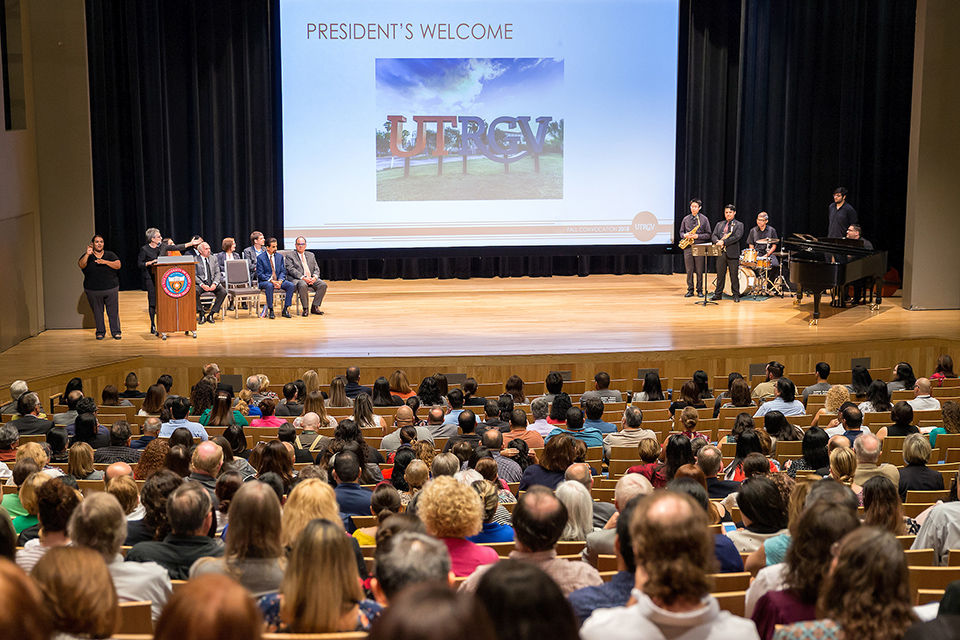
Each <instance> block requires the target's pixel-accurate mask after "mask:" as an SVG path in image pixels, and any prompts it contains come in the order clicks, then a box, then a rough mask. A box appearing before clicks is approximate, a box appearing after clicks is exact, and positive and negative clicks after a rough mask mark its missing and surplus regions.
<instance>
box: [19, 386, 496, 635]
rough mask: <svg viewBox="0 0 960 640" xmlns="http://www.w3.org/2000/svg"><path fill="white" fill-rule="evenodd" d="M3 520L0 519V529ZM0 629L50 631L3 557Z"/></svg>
mask: <svg viewBox="0 0 960 640" xmlns="http://www.w3.org/2000/svg"><path fill="white" fill-rule="evenodd" d="M18 382H19V381H18ZM24 388H26V384H24ZM5 520H6V519H5V518H0V527H2V526H3V523H4V521H5ZM6 522H7V524H9V521H6ZM0 629H3V631H4V633H5V634H9V636H10V637H11V638H17V640H49V639H50V636H51V633H52V632H53V624H52V620H51V617H50V615H49V614H48V612H47V610H46V609H45V608H44V602H43V597H42V595H41V593H40V589H39V588H38V587H37V583H36V582H34V581H33V580H31V579H30V578H29V577H28V576H27V574H25V573H24V572H23V569H21V568H20V567H18V566H17V565H15V564H13V562H12V561H11V560H10V559H8V558H6V557H0ZM112 631H113V630H112V629H109V630H105V633H108V634H109V633H111V632H112ZM492 637H493V636H492Z"/></svg>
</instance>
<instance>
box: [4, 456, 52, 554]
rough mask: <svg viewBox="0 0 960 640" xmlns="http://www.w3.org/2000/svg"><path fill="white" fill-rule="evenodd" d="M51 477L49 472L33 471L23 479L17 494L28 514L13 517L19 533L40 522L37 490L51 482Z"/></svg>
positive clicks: (14, 526)
mask: <svg viewBox="0 0 960 640" xmlns="http://www.w3.org/2000/svg"><path fill="white" fill-rule="evenodd" d="M51 479H52V478H51V477H50V476H49V475H48V474H46V473H44V472H42V471H40V472H38V473H31V474H30V475H29V476H27V479H26V480H24V481H23V484H22V485H21V486H20V491H18V492H17V494H18V495H19V496H20V505H21V506H22V507H23V510H24V511H26V514H25V515H22V516H17V517H15V518H14V519H13V528H14V530H15V531H16V532H17V535H20V534H21V533H23V532H24V531H26V530H27V529H29V528H30V527H35V526H36V525H37V524H39V522H40V519H39V517H38V515H37V491H38V490H39V489H40V487H41V486H43V484H44V483H46V482H49V481H50V480H51ZM18 544H19V540H18Z"/></svg>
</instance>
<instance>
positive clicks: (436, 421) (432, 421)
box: [408, 407, 463, 426]
mask: <svg viewBox="0 0 960 640" xmlns="http://www.w3.org/2000/svg"><path fill="white" fill-rule="evenodd" d="M408 408H409V407H408ZM460 415H463V414H460ZM445 417H446V416H445V414H444V413H443V409H442V408H440V407H433V408H432V409H430V411H429V412H428V413H427V424H428V425H431V426H439V425H441V424H443V419H444V418H445Z"/></svg>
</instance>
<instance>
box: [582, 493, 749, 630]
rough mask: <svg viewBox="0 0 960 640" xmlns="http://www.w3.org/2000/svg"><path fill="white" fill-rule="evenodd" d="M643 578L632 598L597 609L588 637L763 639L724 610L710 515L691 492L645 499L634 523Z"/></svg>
mask: <svg viewBox="0 0 960 640" xmlns="http://www.w3.org/2000/svg"><path fill="white" fill-rule="evenodd" d="M630 534H631V538H632V540H633V547H634V555H635V561H636V564H637V578H636V584H635V588H634V590H633V592H632V602H633V603H634V604H630V605H629V606H625V607H614V608H611V609H601V610H599V611H595V612H594V613H593V615H591V616H590V617H589V618H588V619H587V620H586V622H584V624H583V627H582V628H581V630H580V637H581V638H582V639H583V640H601V639H602V640H618V639H620V638H623V639H628V638H630V639H632V638H670V637H677V636H678V635H680V634H683V635H687V636H689V637H691V638H693V637H698V638H738V639H742V640H747V639H749V638H757V637H758V636H757V632H756V628H755V626H754V624H753V623H752V622H751V621H749V620H743V619H741V618H737V617H736V616H734V615H733V614H731V613H729V612H726V611H721V610H720V606H719V604H718V603H717V600H716V599H715V598H714V597H713V596H712V595H710V584H709V582H708V580H707V574H708V573H712V572H713V571H714V570H715V568H716V566H717V562H716V559H715V558H714V554H713V541H712V536H711V535H710V532H709V530H708V529H707V515H706V512H705V511H704V510H703V509H701V508H700V507H699V506H697V504H696V503H695V502H694V501H693V499H692V498H690V497H689V496H685V495H681V494H677V493H674V492H672V491H662V492H659V493H657V494H654V495H653V496H648V497H646V498H643V499H642V500H641V501H640V503H639V504H638V505H637V507H636V509H635V510H634V512H633V517H632V518H631V522H630Z"/></svg>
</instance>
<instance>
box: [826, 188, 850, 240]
mask: <svg viewBox="0 0 960 640" xmlns="http://www.w3.org/2000/svg"><path fill="white" fill-rule="evenodd" d="M829 214H830V218H829V226H828V227H827V237H828V238H846V237H847V229H848V228H850V225H852V224H856V223H857V212H856V211H855V210H854V208H853V207H851V206H850V203H848V202H847V190H846V189H845V188H843V187H837V188H836V190H835V191H834V192H833V204H831V205H830V208H829Z"/></svg>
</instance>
